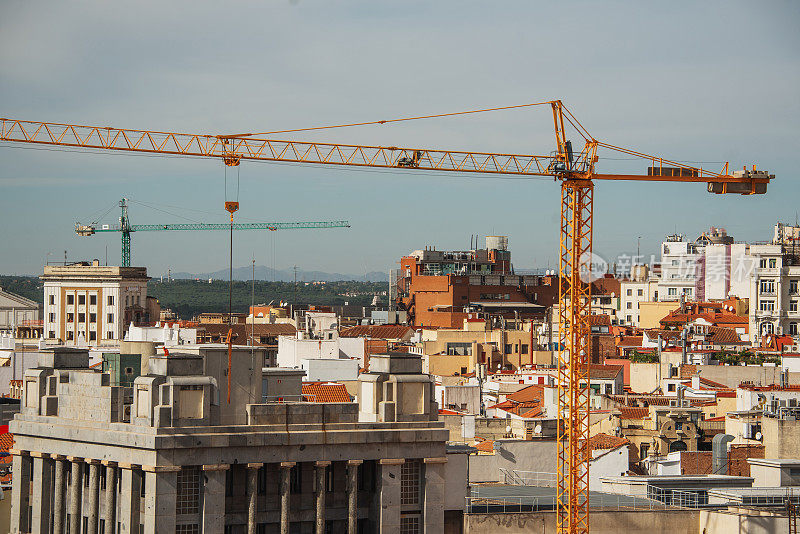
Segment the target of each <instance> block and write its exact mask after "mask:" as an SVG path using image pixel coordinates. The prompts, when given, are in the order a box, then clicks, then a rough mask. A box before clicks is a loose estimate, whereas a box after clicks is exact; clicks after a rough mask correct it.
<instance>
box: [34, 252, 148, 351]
mask: <svg viewBox="0 0 800 534" xmlns="http://www.w3.org/2000/svg"><path fill="white" fill-rule="evenodd" d="M41 278H42V280H43V281H44V320H43V327H44V337H45V338H48V339H58V340H61V341H62V342H63V343H65V344H67V345H76V344H78V341H79V340H83V341H84V342H85V343H87V344H89V345H93V346H97V345H116V344H118V343H119V340H120V339H121V338H122V336H123V332H124V329H125V327H126V325H127V324H130V323H140V322H142V321H145V320H147V319H148V318H147V315H146V306H147V281H148V280H149V278H148V276H147V269H146V268H144V267H109V266H100V265H99V263H98V262H94V264H92V265H84V264H81V265H64V266H61V265H48V266H45V268H44V274H43V275H42V277H41Z"/></svg>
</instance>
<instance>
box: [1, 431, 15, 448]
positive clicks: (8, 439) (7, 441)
mask: <svg viewBox="0 0 800 534" xmlns="http://www.w3.org/2000/svg"><path fill="white" fill-rule="evenodd" d="M13 446H14V434H11V433H9V432H6V433H5V434H0V451H4V452H8V450H9V449H10V448H12V447H13Z"/></svg>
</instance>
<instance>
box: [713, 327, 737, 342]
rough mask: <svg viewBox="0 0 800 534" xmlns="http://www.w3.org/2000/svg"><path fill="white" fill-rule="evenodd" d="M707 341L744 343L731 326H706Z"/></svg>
mask: <svg viewBox="0 0 800 534" xmlns="http://www.w3.org/2000/svg"><path fill="white" fill-rule="evenodd" d="M708 334H709V341H710V342H711V343H723V344H726V345H731V344H735V343H744V341H742V339H741V338H740V337H739V334H737V333H736V330H734V329H733V328H722V327H720V326H709V327H708Z"/></svg>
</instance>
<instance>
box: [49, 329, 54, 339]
mask: <svg viewBox="0 0 800 534" xmlns="http://www.w3.org/2000/svg"><path fill="white" fill-rule="evenodd" d="M47 337H49V338H50V339H55V338H56V333H55V332H53V331H52V330H50V332H48V334H47Z"/></svg>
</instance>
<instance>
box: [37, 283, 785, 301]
mask: <svg viewBox="0 0 800 534" xmlns="http://www.w3.org/2000/svg"><path fill="white" fill-rule="evenodd" d="M795 285H796V283H795ZM55 303H56V296H55V295H50V304H51V305H53V304H55Z"/></svg>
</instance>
